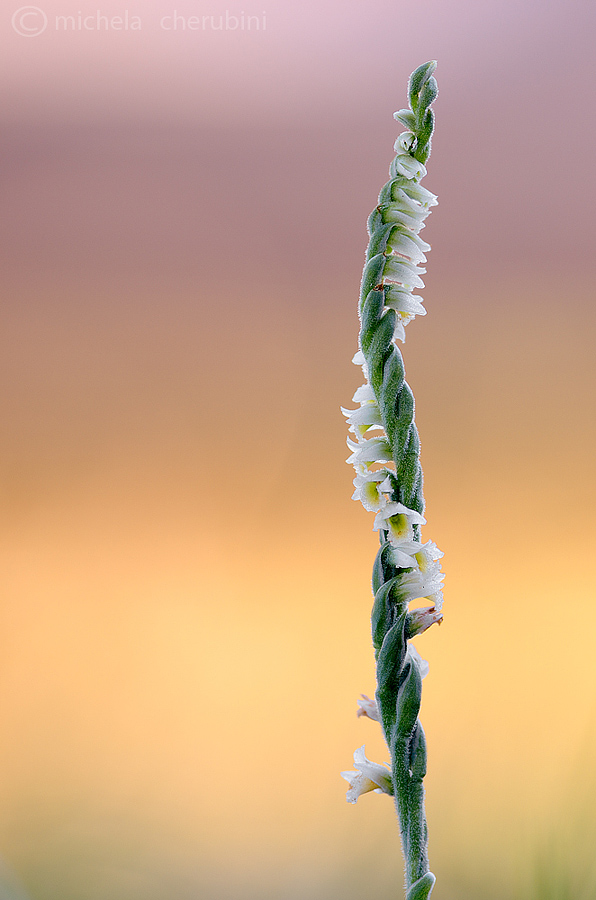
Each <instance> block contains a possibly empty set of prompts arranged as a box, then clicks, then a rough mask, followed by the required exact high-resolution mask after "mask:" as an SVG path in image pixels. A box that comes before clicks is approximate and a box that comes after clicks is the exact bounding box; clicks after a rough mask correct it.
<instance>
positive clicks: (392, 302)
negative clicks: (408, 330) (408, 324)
mask: <svg viewBox="0 0 596 900" xmlns="http://www.w3.org/2000/svg"><path fill="white" fill-rule="evenodd" d="M385 306H387V307H389V309H394V310H395V311H396V312H398V313H405V314H406V315H407V317H408V319H413V318H414V316H425V315H426V310H425V308H424V307H423V305H422V301H421V299H420V297H416V296H415V295H414V294H411V293H409V292H408V290H407V289H403V290H402V289H400V288H398V287H397V286H394V285H392V284H390V285H389V289H388V290H387V291H386V292H385Z"/></svg>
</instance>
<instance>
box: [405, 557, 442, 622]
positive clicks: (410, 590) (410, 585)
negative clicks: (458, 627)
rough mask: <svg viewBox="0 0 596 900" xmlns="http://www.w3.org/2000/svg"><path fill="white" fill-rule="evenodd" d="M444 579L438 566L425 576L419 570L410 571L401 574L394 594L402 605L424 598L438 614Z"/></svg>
mask: <svg viewBox="0 0 596 900" xmlns="http://www.w3.org/2000/svg"><path fill="white" fill-rule="evenodd" d="M444 579H445V576H444V575H443V573H442V572H441V570H440V567H439V566H437V567H436V569H434V570H433V571H427V572H426V573H425V574H423V573H422V572H421V571H420V569H412V571H411V572H405V573H404V574H402V576H401V578H400V579H399V584H397V585H396V587H395V593H396V594H397V595H399V597H400V599H401V601H402V603H409V602H410V601H411V600H420V599H421V598H426V599H428V600H430V601H431V603H433V605H434V606H435V609H436V610H437V612H440V610H441V607H442V605H443V594H442V587H443V581H444Z"/></svg>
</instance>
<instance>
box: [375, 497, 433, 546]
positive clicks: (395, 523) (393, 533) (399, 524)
mask: <svg viewBox="0 0 596 900" xmlns="http://www.w3.org/2000/svg"><path fill="white" fill-rule="evenodd" d="M414 525H426V519H425V518H424V516H422V515H420V513H418V512H416V510H414V509H408V507H407V506H404V505H403V503H395V502H392V503H388V504H387V506H385V507H384V508H383V509H381V510H379V512H378V513H377V515H376V516H375V521H374V525H373V530H374V531H379V530H381V529H382V530H383V531H388V532H389V539H390V541H391V543H392V544H393V545H394V546H395V545H398V544H400V543H401V542H402V541H411V540H413V539H414V528H413V526H414Z"/></svg>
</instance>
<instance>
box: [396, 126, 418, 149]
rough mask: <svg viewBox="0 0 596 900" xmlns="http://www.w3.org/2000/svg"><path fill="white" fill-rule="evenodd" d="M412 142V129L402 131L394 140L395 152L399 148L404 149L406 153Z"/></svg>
mask: <svg viewBox="0 0 596 900" xmlns="http://www.w3.org/2000/svg"><path fill="white" fill-rule="evenodd" d="M413 144H414V133H413V132H412V131H402V133H401V134H400V135H398V137H397V140H396V141H395V146H394V148H393V149H394V150H395V152H396V153H397V152H398V151H399V150H402V151H405V152H406V153H408V152H409V151H410V150H411V149H412V145H413Z"/></svg>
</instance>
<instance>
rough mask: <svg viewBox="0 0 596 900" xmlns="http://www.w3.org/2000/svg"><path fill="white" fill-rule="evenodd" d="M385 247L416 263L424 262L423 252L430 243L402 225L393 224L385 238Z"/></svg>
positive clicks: (426, 251) (427, 248) (426, 250)
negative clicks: (387, 236)
mask: <svg viewBox="0 0 596 900" xmlns="http://www.w3.org/2000/svg"><path fill="white" fill-rule="evenodd" d="M387 249H388V250H391V251H393V252H394V253H401V254H402V255H404V256H408V257H409V258H410V259H411V260H412V262H415V263H418V262H426V256H425V255H424V254H425V253H428V251H429V250H430V244H427V243H426V241H423V240H422V238H421V237H420V235H419V234H414V233H413V232H412V231H410V229H408V228H405V227H404V226H403V225H395V226H394V227H393V228H392V229H391V234H390V235H389V238H388V239H387Z"/></svg>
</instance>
